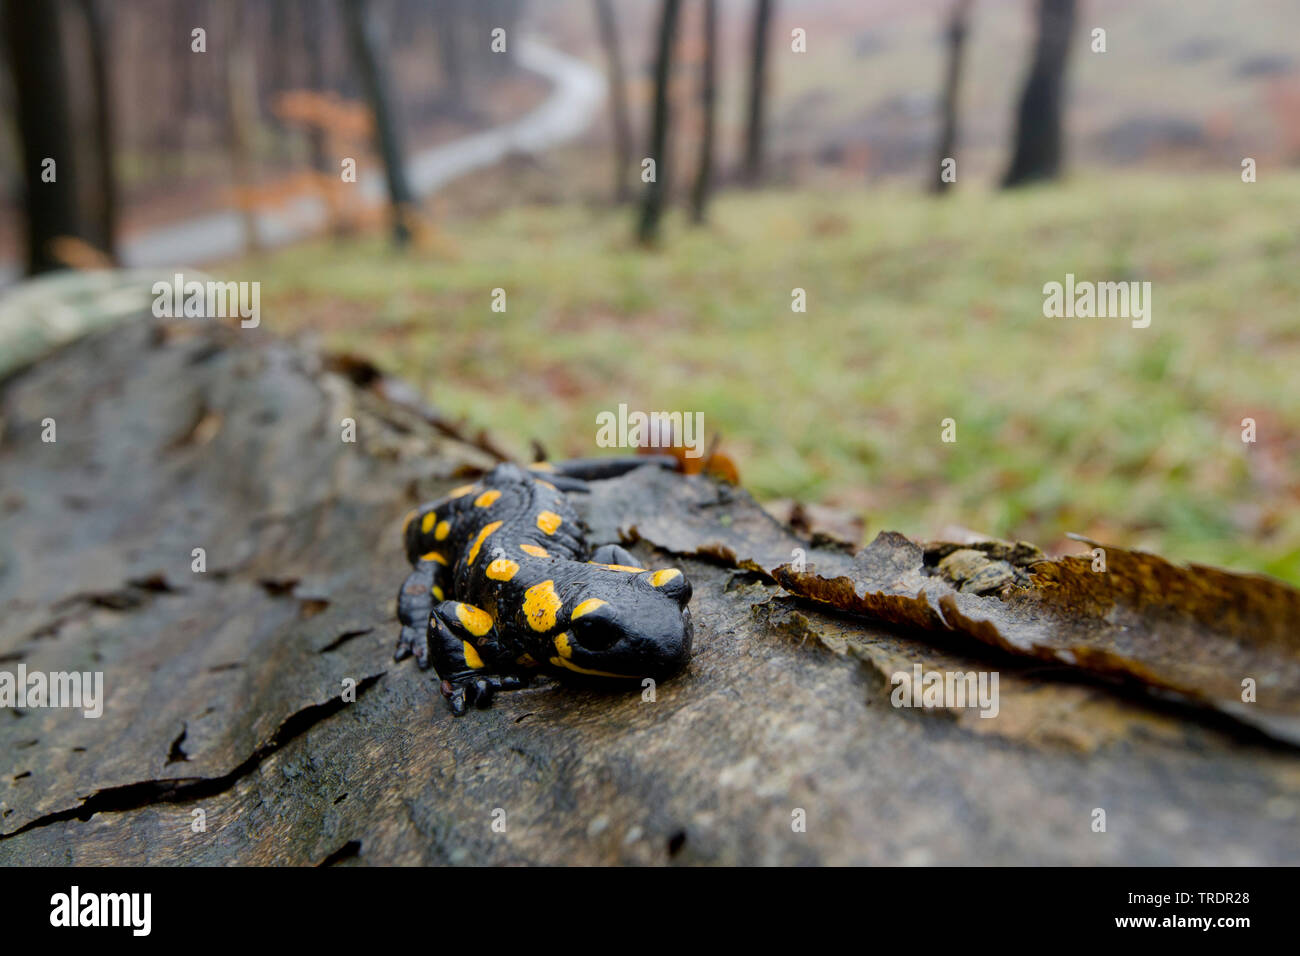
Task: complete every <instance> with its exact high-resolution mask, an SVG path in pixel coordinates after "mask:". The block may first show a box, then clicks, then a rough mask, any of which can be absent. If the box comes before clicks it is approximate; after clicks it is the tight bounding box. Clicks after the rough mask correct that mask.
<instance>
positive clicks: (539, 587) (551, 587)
mask: <svg viewBox="0 0 1300 956" xmlns="http://www.w3.org/2000/svg"><path fill="white" fill-rule="evenodd" d="M560 606H561V601H560V596H559V595H558V594H556V593H555V582H554V581H543V582H542V583H541V584H534V585H533V586H532V587H530V588H529V589H528V590H527V591H525V592H524V616H525V617H527V618H528V626H529V627H531V628H532V629H533V630H534V631H549V630H550V629H551V628H553V627H555V615H556V614H558V613H559V612H560Z"/></svg>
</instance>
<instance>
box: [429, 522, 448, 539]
mask: <svg viewBox="0 0 1300 956" xmlns="http://www.w3.org/2000/svg"><path fill="white" fill-rule="evenodd" d="M449 534H451V522H449V521H439V522H438V527H436V528H434V529H433V537H434V539H435V540H438V541H445V540H446V539H447V535H449Z"/></svg>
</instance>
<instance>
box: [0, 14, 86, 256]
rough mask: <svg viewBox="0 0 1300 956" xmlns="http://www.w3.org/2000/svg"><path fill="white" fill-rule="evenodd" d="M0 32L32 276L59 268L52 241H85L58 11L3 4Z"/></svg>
mask: <svg viewBox="0 0 1300 956" xmlns="http://www.w3.org/2000/svg"><path fill="white" fill-rule="evenodd" d="M4 34H5V37H6V38H7V40H8V47H9V49H8V54H9V56H8V59H9V69H10V72H11V73H12V75H13V88H14V99H15V101H16V104H17V114H18V117H17V118H18V133H19V138H20V139H21V140H22V150H21V155H22V164H23V183H24V191H23V206H24V210H25V211H26V214H27V272H28V274H30V275H36V274H37V273H40V272H48V271H50V270H53V269H60V268H62V267H63V263H61V262H60V261H59V260H58V259H57V258H56V257H55V255H54V250H53V249H52V248H51V245H50V244H51V242H52V241H53V240H55V239H57V238H59V237H61V236H78V237H81V238H83V239H84V238H87V236H86V235H85V231H84V224H83V222H82V219H81V217H80V215H79V213H78V206H77V169H76V165H77V164H76V159H75V153H74V144H73V139H72V125H71V116H70V113H69V109H70V104H69V100H68V88H67V83H66V81H65V79H64V72H63V35H62V32H61V30H60V25H59V14H58V7H57V6H56V5H55V4H52V3H31V2H28V0H4ZM47 159H52V160H54V162H55V177H56V178H55V181H54V182H43V181H42V179H41V174H42V172H43V169H42V164H43V163H44V162H45V160H47Z"/></svg>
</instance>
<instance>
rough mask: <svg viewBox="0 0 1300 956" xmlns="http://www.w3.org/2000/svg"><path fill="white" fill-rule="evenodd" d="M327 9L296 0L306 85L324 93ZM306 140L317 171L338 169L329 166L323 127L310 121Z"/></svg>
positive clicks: (307, 0)
mask: <svg viewBox="0 0 1300 956" xmlns="http://www.w3.org/2000/svg"><path fill="white" fill-rule="evenodd" d="M329 9H330V8H329V6H328V5H325V4H322V3H320V2H319V0H300V7H299V12H300V13H301V14H302V32H303V46H304V49H305V51H306V59H307V82H306V85H307V88H308V89H310V90H312V91H313V92H316V93H324V92H325V90H326V88H327V86H328V81H327V80H326V78H325V33H326V31H325V29H324V20H325V17H326V15H327V13H328V12H329ZM308 141H309V147H310V150H311V164H312V167H313V168H314V169H315V170H316V171H317V172H319V173H331V172H334V173H337V172H338V170H337V169H333V168H332V163H331V161H330V155H329V149H328V147H327V144H326V135H325V130H324V128H323V127H321V126H320V125H318V124H314V123H313V124H312V126H311V129H310V131H309V132H308Z"/></svg>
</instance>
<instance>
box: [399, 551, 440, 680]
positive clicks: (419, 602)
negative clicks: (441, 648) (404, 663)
mask: <svg viewBox="0 0 1300 956" xmlns="http://www.w3.org/2000/svg"><path fill="white" fill-rule="evenodd" d="M439 568H440V566H439V565H437V564H435V563H434V562H432V561H420V562H419V563H418V564H416V566H415V570H414V571H412V572H411V573H410V574H408V575H407V576H406V581H405V582H403V584H402V589H401V590H400V591H398V592H397V619H398V620H399V621H401V623H402V632H401V634H400V635H399V636H398V638H397V650H396V651H395V652H394V653H393V659H394V660H398V661H401V660H405V659H406V658H408V657H410V656H411V655H412V654H414V655H415V663H416V664H417V665H419V668H420V670H425V669H427V668H428V666H429V663H430V660H429V640H428V624H429V613H430V612H431V611H432V610H433V604H434V600H435V599H436V598H438V597H439V595H440V591H435V590H434V589H435V588H436V587H437V578H438V572H439Z"/></svg>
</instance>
